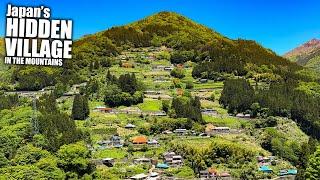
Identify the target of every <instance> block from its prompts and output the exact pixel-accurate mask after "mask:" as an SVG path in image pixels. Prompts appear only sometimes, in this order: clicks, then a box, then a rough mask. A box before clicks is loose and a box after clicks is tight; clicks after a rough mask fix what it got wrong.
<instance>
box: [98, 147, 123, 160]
mask: <svg viewBox="0 0 320 180" xmlns="http://www.w3.org/2000/svg"><path fill="white" fill-rule="evenodd" d="M126 154H127V152H126V151H125V150H124V149H114V148H112V149H104V150H100V151H98V152H96V153H94V154H93V157H94V158H116V159H122V158H124V157H125V156H126Z"/></svg>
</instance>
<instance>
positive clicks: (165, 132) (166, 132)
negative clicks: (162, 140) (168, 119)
mask: <svg viewBox="0 0 320 180" xmlns="http://www.w3.org/2000/svg"><path fill="white" fill-rule="evenodd" d="M172 133H173V132H172V131H170V130H165V131H163V132H162V134H172Z"/></svg>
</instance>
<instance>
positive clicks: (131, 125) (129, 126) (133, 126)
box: [124, 123, 136, 129]
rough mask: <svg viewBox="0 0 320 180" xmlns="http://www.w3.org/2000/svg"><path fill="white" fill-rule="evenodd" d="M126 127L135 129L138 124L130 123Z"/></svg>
mask: <svg viewBox="0 0 320 180" xmlns="http://www.w3.org/2000/svg"><path fill="white" fill-rule="evenodd" d="M124 128H126V129H134V128H136V126H135V125H133V124H130V123H129V124H127V125H126V126H125V127H124Z"/></svg>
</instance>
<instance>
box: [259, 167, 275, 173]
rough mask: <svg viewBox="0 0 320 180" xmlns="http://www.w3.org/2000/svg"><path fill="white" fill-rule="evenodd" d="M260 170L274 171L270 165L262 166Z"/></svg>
mask: <svg viewBox="0 0 320 180" xmlns="http://www.w3.org/2000/svg"><path fill="white" fill-rule="evenodd" d="M259 171H263V172H272V169H271V168H270V167H269V166H260V168H259Z"/></svg>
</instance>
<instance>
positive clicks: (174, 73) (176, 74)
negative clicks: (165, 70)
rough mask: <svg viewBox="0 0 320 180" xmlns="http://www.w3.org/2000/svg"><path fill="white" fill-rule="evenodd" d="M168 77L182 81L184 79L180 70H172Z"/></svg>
mask: <svg viewBox="0 0 320 180" xmlns="http://www.w3.org/2000/svg"><path fill="white" fill-rule="evenodd" d="M170 75H171V76H173V77H176V78H179V79H182V78H184V77H185V75H184V71H183V70H182V69H178V68H174V69H173V70H172V71H171V72H170Z"/></svg>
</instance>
